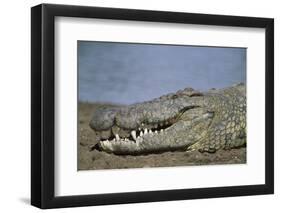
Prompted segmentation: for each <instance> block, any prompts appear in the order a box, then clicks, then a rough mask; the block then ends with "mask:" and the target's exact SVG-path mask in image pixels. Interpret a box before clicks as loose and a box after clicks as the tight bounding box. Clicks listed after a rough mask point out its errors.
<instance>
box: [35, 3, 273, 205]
mask: <svg viewBox="0 0 281 213" xmlns="http://www.w3.org/2000/svg"><path fill="white" fill-rule="evenodd" d="M58 16H64V17H80V18H101V19H115V20H131V21H146V22H162V23H182V24H200V25H218V26H237V27H251V28H264V29H265V32H266V41H265V43H266V48H265V61H266V65H265V76H266V78H265V85H266V91H265V92H266V97H265V98H266V110H265V114H266V119H265V120H266V125H265V126H266V129H265V131H266V136H265V161H266V162H265V184H261V185H245V186H225V187H214V188H211V187H210V188H198V189H177V190H163V191H145V192H129V193H111V194H93V195H78V196H77V195H73V196H60V197H56V196H55V195H54V189H55V181H54V178H55V170H54V166H55V165H54V163H55V161H54V157H55V156H54V149H55V146H54V141H55V138H54V132H55V107H54V106H55V85H54V82H55V81H54V80H55V79H54V78H55V75H54V72H55V69H54V59H55V58H54V50H55V46H54V45H55V44H54V21H55V17H58ZM272 193H274V20H273V19H271V18H256V17H241V16H225V15H209V14H194V13H178V12H164V11H148V10H131V9H113V8H102V7H86V6H68V5H53V4H41V5H38V6H35V7H32V8H31V204H32V205H34V206H37V207H39V208H43V209H46V208H60V207H76V206H90V205H106V204H122V203H139V202H154V201H169V200H183V199H197V198H217V197H228V196H246V195H260V194H272Z"/></svg>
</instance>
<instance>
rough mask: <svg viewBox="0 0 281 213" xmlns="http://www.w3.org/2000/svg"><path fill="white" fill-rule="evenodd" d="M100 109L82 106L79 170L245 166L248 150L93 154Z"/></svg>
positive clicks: (81, 104) (91, 104)
mask: <svg viewBox="0 0 281 213" xmlns="http://www.w3.org/2000/svg"><path fill="white" fill-rule="evenodd" d="M98 106H101V104H93V103H79V125H78V128H79V131H78V134H79V141H78V143H79V144H78V170H92V169H121V168H143V167H170V166H189V165H206V164H208V165H210V164H242V163H246V148H240V149H232V150H229V151H228V150H227V151H225V150H220V151H217V152H216V153H214V154H210V153H200V152H198V151H192V152H165V153H161V154H147V155H140V156H131V155H123V156H118V155H114V154H108V153H105V152H100V151H97V150H91V149H90V147H91V146H93V145H94V144H96V143H97V142H98V141H96V139H95V133H94V131H93V130H92V129H91V128H90V127H89V121H90V119H91V115H92V113H93V112H94V110H95V109H96V107H98Z"/></svg>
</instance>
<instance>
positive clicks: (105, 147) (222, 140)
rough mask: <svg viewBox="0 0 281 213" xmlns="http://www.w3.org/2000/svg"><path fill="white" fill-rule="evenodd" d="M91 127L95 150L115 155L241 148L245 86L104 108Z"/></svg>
mask: <svg viewBox="0 0 281 213" xmlns="http://www.w3.org/2000/svg"><path fill="white" fill-rule="evenodd" d="M90 126H91V128H92V129H93V130H95V132H96V135H97V137H98V138H99V140H100V142H99V143H98V144H97V145H96V146H95V148H97V149H99V150H102V151H106V152H109V153H115V154H133V155H136V154H142V153H157V152H164V151H174V150H199V151H200V152H216V151H217V150H219V149H231V148H237V147H241V146H244V145H245V144H246V87H245V85H243V84H238V85H235V86H232V87H228V88H225V89H219V90H210V91H207V92H204V93H201V92H198V91H195V90H193V89H191V88H186V89H184V90H180V91H178V92H176V93H171V94H168V95H164V96H161V97H160V98H157V99H154V100H152V101H148V102H143V103H137V104H132V105H129V106H124V107H103V108H99V109H98V110H96V111H95V112H94V114H93V118H92V120H91V122H90Z"/></svg>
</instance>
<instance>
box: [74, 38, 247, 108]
mask: <svg viewBox="0 0 281 213" xmlns="http://www.w3.org/2000/svg"><path fill="white" fill-rule="evenodd" d="M78 76H79V100H80V101H90V102H112V103H119V104H131V103H136V102H142V101H145V100H150V99H152V98H155V97H159V96H161V95H163V94H166V93H169V92H175V91H177V90H179V89H183V88H186V87H192V88H194V89H199V90H207V89H210V88H223V87H227V86H230V85H233V84H235V83H239V82H244V83H245V82H246V49H245V48H220V47H200V46H175V45H148V44H127V43H110V42H92V41H79V42H78Z"/></svg>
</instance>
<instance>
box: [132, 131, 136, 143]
mask: <svg viewBox="0 0 281 213" xmlns="http://www.w3.org/2000/svg"><path fill="white" fill-rule="evenodd" d="M131 135H132V137H133V138H134V140H135V141H136V140H137V133H136V130H133V131H131Z"/></svg>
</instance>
